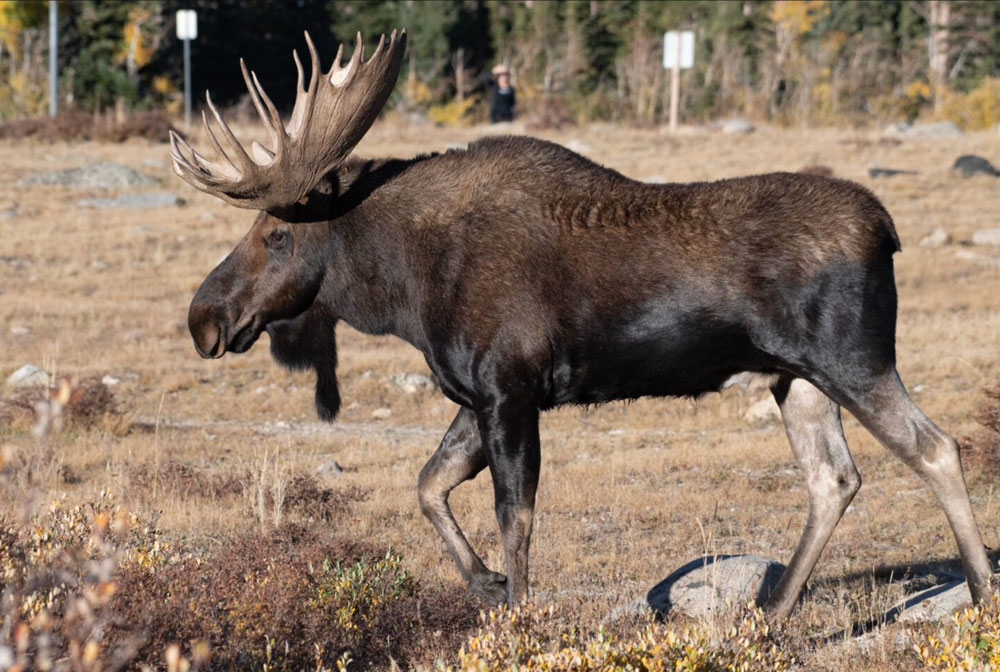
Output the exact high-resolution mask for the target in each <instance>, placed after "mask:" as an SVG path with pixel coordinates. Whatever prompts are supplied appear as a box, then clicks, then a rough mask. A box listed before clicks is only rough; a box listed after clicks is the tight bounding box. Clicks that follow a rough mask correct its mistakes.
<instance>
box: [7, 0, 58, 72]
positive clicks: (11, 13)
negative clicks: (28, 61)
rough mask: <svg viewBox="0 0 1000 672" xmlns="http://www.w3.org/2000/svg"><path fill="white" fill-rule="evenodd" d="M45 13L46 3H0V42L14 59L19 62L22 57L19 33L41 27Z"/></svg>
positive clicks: (22, 0)
mask: <svg viewBox="0 0 1000 672" xmlns="http://www.w3.org/2000/svg"><path fill="white" fill-rule="evenodd" d="M47 12H48V3H47V2H28V1H26V0H9V1H8V2H2V3H0V42H2V43H3V46H4V47H5V48H6V49H7V50H8V51H10V52H11V53H12V54H14V58H15V59H17V60H20V58H21V56H22V42H21V31H23V30H24V29H25V28H32V27H35V26H38V25H41V23H42V22H43V21H44V19H45V15H46V13H47Z"/></svg>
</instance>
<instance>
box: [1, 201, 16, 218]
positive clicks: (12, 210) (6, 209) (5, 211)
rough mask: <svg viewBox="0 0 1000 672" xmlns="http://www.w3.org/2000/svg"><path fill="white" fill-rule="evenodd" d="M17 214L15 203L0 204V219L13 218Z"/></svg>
mask: <svg viewBox="0 0 1000 672" xmlns="http://www.w3.org/2000/svg"><path fill="white" fill-rule="evenodd" d="M16 214H17V203H10V202H8V203H4V204H3V205H2V206H0V219H13V217H14V215H16Z"/></svg>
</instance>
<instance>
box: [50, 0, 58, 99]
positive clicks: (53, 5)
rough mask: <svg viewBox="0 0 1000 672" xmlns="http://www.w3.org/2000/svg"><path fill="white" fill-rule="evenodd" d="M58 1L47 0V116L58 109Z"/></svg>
mask: <svg viewBox="0 0 1000 672" xmlns="http://www.w3.org/2000/svg"><path fill="white" fill-rule="evenodd" d="M58 63H59V3H58V2H56V0H49V116H50V117H54V116H56V112H58V111H59V81H58V80H59V68H58Z"/></svg>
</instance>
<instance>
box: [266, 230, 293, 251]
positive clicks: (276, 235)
mask: <svg viewBox="0 0 1000 672" xmlns="http://www.w3.org/2000/svg"><path fill="white" fill-rule="evenodd" d="M286 242H288V233H287V232H286V231H281V230H275V231H272V232H271V233H269V234H267V244H268V245H269V246H270V247H283V246H284V245H285V243H286Z"/></svg>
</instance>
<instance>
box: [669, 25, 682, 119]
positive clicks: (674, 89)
mask: <svg viewBox="0 0 1000 672" xmlns="http://www.w3.org/2000/svg"><path fill="white" fill-rule="evenodd" d="M680 98H681V31H679V30H678V31H677V39H676V40H674V67H673V68H671V69H670V132H671V133H676V132H677V110H678V107H679V106H680Z"/></svg>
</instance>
